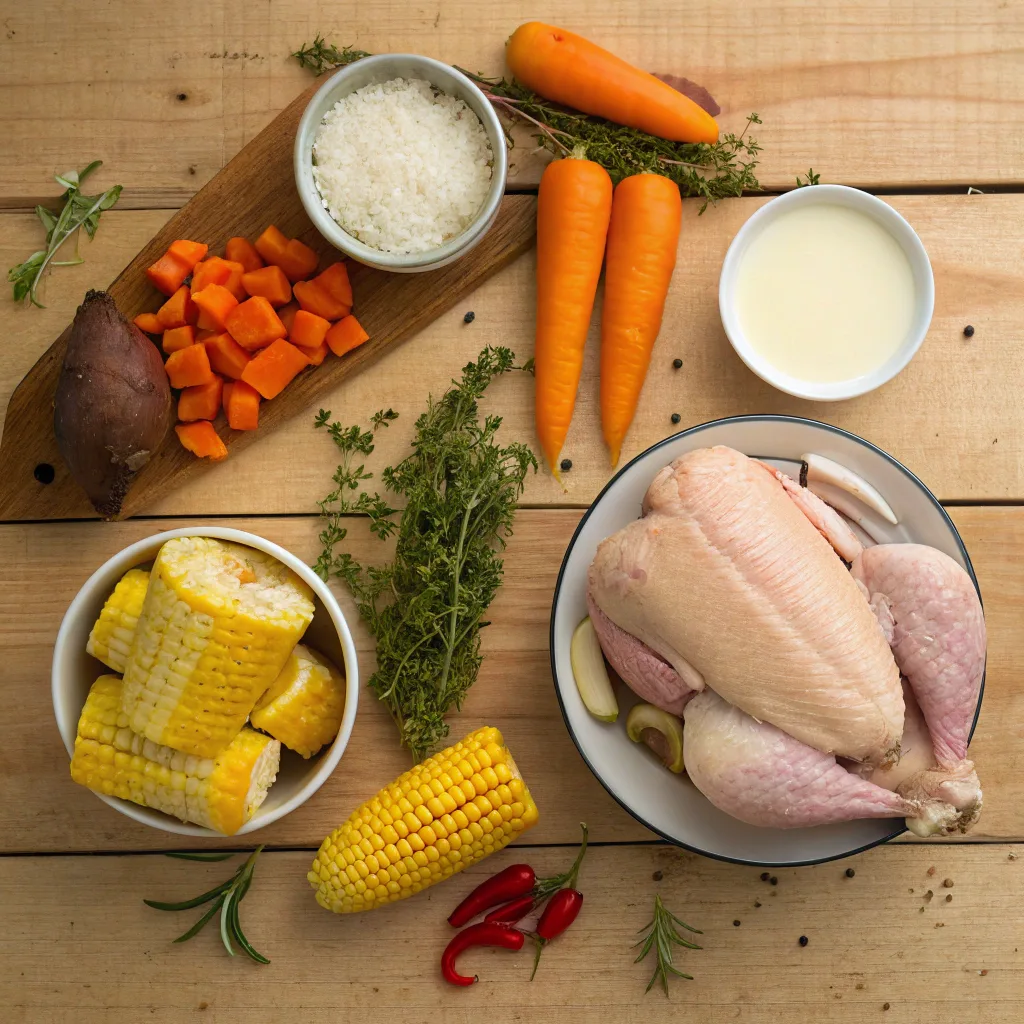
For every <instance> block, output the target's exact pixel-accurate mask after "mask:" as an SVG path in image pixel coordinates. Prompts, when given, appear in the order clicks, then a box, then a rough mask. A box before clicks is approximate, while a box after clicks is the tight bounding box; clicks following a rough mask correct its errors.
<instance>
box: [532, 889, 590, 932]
mask: <svg viewBox="0 0 1024 1024" xmlns="http://www.w3.org/2000/svg"><path fill="white" fill-rule="evenodd" d="M582 907H583V893H581V892H580V891H579V890H578V889H559V890H558V892H556V893H555V895H554V896H552V897H551V902H550V903H549V904H548V905H547V906H546V907H545V908H544V913H543V914H541V916H540V920H539V921H538V922H537V936H538V938H539V939H540V940H541V941H542V942H550V941H551V940H552V939H557V938H558V936H559V935H561V934H562V932H564V931H565V930H566V929H567V928H568V927H569V925H571V924H572V923H573V921H575V920H576V918H577V917H579V914H580V910H581V909H582Z"/></svg>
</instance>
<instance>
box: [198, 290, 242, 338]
mask: <svg viewBox="0 0 1024 1024" xmlns="http://www.w3.org/2000/svg"><path fill="white" fill-rule="evenodd" d="M192 301H193V302H194V303H195V304H196V305H197V306H198V307H199V309H200V311H201V312H200V315H199V326H200V328H201V329H203V330H220V331H223V330H224V328H225V326H226V325H227V320H228V316H229V315H230V313H231V311H232V310H233V309H234V308H235V307H236V306H237V305H238V299H236V298H235V297H234V295H232V294H231V292H229V291H228V290H227V288H225V287H224V285H222V284H208V285H207V286H206V287H205V288H204V289H203V290H202V291H201V292H196V293H195V295H193V296H192Z"/></svg>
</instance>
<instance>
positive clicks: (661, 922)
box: [633, 896, 704, 995]
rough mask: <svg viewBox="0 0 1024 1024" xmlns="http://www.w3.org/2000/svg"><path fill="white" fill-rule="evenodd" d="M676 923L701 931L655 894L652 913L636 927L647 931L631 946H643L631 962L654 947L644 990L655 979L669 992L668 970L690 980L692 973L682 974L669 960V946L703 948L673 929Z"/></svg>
mask: <svg viewBox="0 0 1024 1024" xmlns="http://www.w3.org/2000/svg"><path fill="white" fill-rule="evenodd" d="M676 925H679V927H680V928H684V929H685V930H686V931H688V932H693V933H694V934H695V935H703V934H704V933H703V932H702V931H701V930H700V929H699V928H693V927H691V926H690V925H688V924H686V923H685V922H684V921H680V920H679V918H678V917H676V915H675V914H673V913H672V911H671V910H669V909H668V908H667V907H666V906H665V904H664V903H662V902H661V897H660V896H655V897H654V917H653V918H652V919H651V922H650V924H646V925H644V926H643V928H640V929H639V931H641V932H646V935H645V937H644V938H642V939H640V941H639V942H637V943H635V944H634V949H635V948H636V946H640V945H642V946H643V949H641V950H640V955H639V956H638V957H637V958H636V960H634V961H633V962H634V963H637V964H638V963H640V961H641V960H643V959H644V958H645V957H646V956H647V954H648V953H650V951H651V950H652V949H653V950H655V952H656V953H657V957H658V963H657V966H656V967H655V968H654V973H653V974H652V975H651V980H650V981H649V982H648V983H647V988H646V989H644V991H645V992H650V991H651V989H652V988H653V987H654V983H655V982H656V981H660V982H661V987H662V988H663V989H664V991H665V995H668V977H669V975H670V974H672V975H675V977H677V978H686V979H687V981H693V975H692V974H684V973H683V972H682V971H680V970H678V969H677V968H676V967H675V965H674V964H673V963H672V947H673V946H685V947H686V948H687V949H702V948H703V947H701V946H698V945H697V944H696V943H695V942H690V941H689V940H688V939H684V938H683V937H682V936H681V935H680V934H679V932H678V931H676Z"/></svg>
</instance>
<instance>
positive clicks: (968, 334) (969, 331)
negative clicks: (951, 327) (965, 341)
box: [964, 324, 974, 338]
mask: <svg viewBox="0 0 1024 1024" xmlns="http://www.w3.org/2000/svg"><path fill="white" fill-rule="evenodd" d="M964 337H965V338H973V337H974V328H973V327H972V326H971V325H970V324H968V325H967V326H966V327H965V328H964Z"/></svg>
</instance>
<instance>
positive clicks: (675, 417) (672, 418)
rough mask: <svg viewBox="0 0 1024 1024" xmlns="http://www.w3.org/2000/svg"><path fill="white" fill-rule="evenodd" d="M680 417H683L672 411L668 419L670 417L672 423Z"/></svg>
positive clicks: (676, 421)
mask: <svg viewBox="0 0 1024 1024" xmlns="http://www.w3.org/2000/svg"><path fill="white" fill-rule="evenodd" d="M682 418H683V417H682V416H680V415H679V413H677V412H674V413H672V415H671V416H670V417H669V419H671V420H672V422H673V423H678V422H679V421H680V420H681V419H682Z"/></svg>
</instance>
